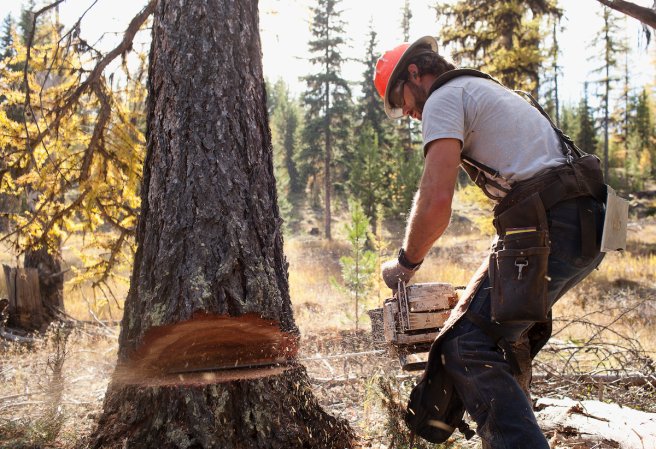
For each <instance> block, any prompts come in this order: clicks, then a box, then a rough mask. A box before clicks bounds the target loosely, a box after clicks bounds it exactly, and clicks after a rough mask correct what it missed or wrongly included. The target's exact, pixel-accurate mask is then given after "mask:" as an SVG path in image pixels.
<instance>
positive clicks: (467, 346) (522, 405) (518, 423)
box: [441, 200, 603, 449]
mask: <svg viewBox="0 0 656 449" xmlns="http://www.w3.org/2000/svg"><path fill="white" fill-rule="evenodd" d="M586 202H587V203H588V205H586V207H590V208H592V209H593V210H594V215H595V225H596V227H597V244H599V240H600V239H601V232H602V227H603V205H602V204H599V203H597V202H596V201H594V200H590V201H587V200H586ZM578 207H579V206H578V203H577V201H576V200H568V201H563V202H561V203H558V204H557V205H555V206H554V207H553V208H551V209H550V210H549V211H548V212H547V216H548V219H549V236H550V240H551V252H550V254H549V265H548V276H549V279H550V280H549V284H548V300H549V301H550V303H551V305H553V304H554V303H555V302H556V301H557V300H558V299H559V298H560V297H561V296H563V295H564V294H565V293H566V292H567V291H568V290H569V289H570V288H572V287H573V286H574V285H576V284H577V283H578V282H580V281H581V280H582V279H583V278H585V277H586V276H587V275H588V274H589V273H590V272H591V271H592V270H593V269H594V268H596V267H597V266H598V265H599V264H600V263H601V260H602V259H603V253H597V254H595V255H593V256H588V257H583V256H582V255H581V229H580V223H579V214H578ZM489 290H490V288H489V279H487V278H486V279H485V280H484V281H483V283H482V285H481V288H480V289H479V290H478V292H477V294H476V295H475V297H474V298H473V300H472V303H471V305H470V310H472V311H474V312H477V313H479V314H480V315H482V316H483V317H485V318H487V319H490V294H489ZM533 324H534V323H530V322H525V323H517V324H513V325H512V326H506V325H504V334H506V332H507V334H506V335H507V337H506V339H507V340H509V341H510V342H512V343H513V347H515V348H516V349H517V351H516V352H515V353H516V356H517V359H518V361H519V362H520V366H521V365H524V369H523V376H519V377H515V376H513V373H512V371H511V369H510V366H509V364H508V362H507V361H506V360H505V358H504V355H503V353H502V352H501V351H500V349H499V347H498V346H496V345H495V344H494V342H493V340H492V339H491V338H490V337H489V336H488V335H487V334H485V333H484V332H483V331H482V330H481V329H479V328H478V327H477V326H476V325H474V324H473V323H471V322H470V321H469V320H467V319H466V318H463V319H461V320H460V321H459V322H458V324H456V325H455V326H454V327H453V329H451V330H450V331H448V332H447V333H446V334H445V336H444V340H443V341H442V343H441V351H442V355H443V360H444V366H445V369H446V371H447V373H448V374H449V375H450V376H451V377H452V378H453V381H454V384H455V387H456V390H457V392H458V394H459V396H460V398H461V399H462V401H463V403H464V405H465V408H466V410H467V412H468V413H469V415H470V416H471V417H472V419H473V420H474V421H476V424H477V433H478V434H479V435H480V437H481V438H482V440H483V447H489V448H495V449H496V448H508V449H510V448H512V449H516V448H530V449H541V448H544V449H548V448H549V445H548V443H547V440H546V438H545V436H544V435H543V434H542V431H541V430H540V428H539V426H538V424H537V421H536V419H535V415H534V414H533V408H532V404H531V401H530V398H529V396H528V383H529V382H530V363H531V358H530V356H529V345H528V344H527V342H528V338H527V332H528V331H529V330H530V328H531V327H532V325H533ZM522 377H523V378H525V379H526V381H525V384H524V385H522V382H520V381H519V380H518V379H520V380H521V378H522Z"/></svg>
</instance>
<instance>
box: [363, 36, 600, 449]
mask: <svg viewBox="0 0 656 449" xmlns="http://www.w3.org/2000/svg"><path fill="white" fill-rule="evenodd" d="M455 69H456V68H455V66H454V65H453V64H451V63H449V62H448V61H446V60H445V59H444V58H442V57H441V56H440V55H439V54H438V53H437V42H436V40H435V39H434V38H432V37H423V38H421V39H419V40H417V41H416V42H414V43H413V44H411V45H410V44H407V43H405V44H402V45H400V46H398V47H396V48H394V49H393V50H390V51H388V52H386V53H385V54H384V55H383V56H381V58H380V59H379V60H378V62H377V65H376V75H375V79H374V84H375V85H376V88H377V90H378V92H379V94H380V95H381V97H382V98H383V99H384V103H385V111H386V113H387V115H388V116H389V117H390V118H399V117H402V116H406V115H407V116H410V117H413V118H415V119H417V120H421V121H422V135H423V145H424V147H423V151H424V155H425V165H424V171H423V175H422V178H421V182H420V185H419V189H418V191H417V194H416V196H415V200H414V203H413V207H412V210H411V213H410V217H409V220H408V224H407V228H406V233H405V239H404V242H403V247H402V248H401V250H400V251H399V256H398V258H397V259H395V260H392V261H389V262H387V263H385V264H384V265H383V269H382V275H383V278H384V280H385V282H386V284H387V285H388V286H389V287H390V288H392V289H396V288H397V283H398V281H404V282H408V281H410V279H411V278H412V276H413V274H414V273H415V272H416V271H417V270H418V269H419V267H420V266H421V263H422V261H423V260H424V257H425V256H426V255H427V254H428V251H429V250H430V248H431V247H432V245H433V244H434V243H435V241H436V240H437V239H438V238H439V237H440V236H441V235H442V234H443V233H444V231H445V230H446V228H447V226H448V224H449V220H450V215H451V202H452V199H453V193H454V189H455V185H456V178H457V175H458V168H459V166H461V165H462V167H463V168H464V169H465V170H466V171H467V173H468V174H469V175H470V176H471V177H472V179H473V180H474V181H475V182H476V184H477V185H478V186H479V187H481V188H482V189H483V191H484V192H485V193H486V195H488V196H489V197H490V198H492V199H493V200H494V201H495V202H496V203H497V204H496V206H495V208H494V224H495V227H496V229H497V233H498V236H497V238H496V240H495V244H494V245H493V248H492V253H491V256H490V258H489V260H488V259H486V261H485V262H484V266H482V269H479V272H478V273H477V275H476V276H475V279H473V280H472V282H471V283H470V286H469V288H468V290H469V291H471V292H472V294H471V295H466V296H467V297H464V298H462V299H461V303H460V304H459V306H457V311H456V312H454V313H452V317H451V319H450V320H449V322H448V323H447V324H446V325H445V326H444V328H443V329H442V330H441V332H440V335H439V336H438V338H437V340H436V343H435V344H433V348H437V349H436V350H439V351H440V357H437V358H434V359H435V360H441V361H442V363H443V365H444V370H445V372H446V373H447V375H448V376H450V377H451V379H452V381H453V384H454V386H455V389H456V392H457V393H458V395H459V396H460V398H461V399H462V401H463V403H464V406H465V408H466V410H467V412H468V413H469V414H470V416H471V417H472V418H473V419H474V420H475V421H476V423H477V433H478V434H479V435H480V436H481V438H482V440H483V443H484V447H493V448H531V449H538V448H545V449H547V448H548V447H549V446H548V444H547V441H546V439H545V437H544V435H543V434H542V432H541V430H540V428H539V427H538V424H537V422H536V419H535V416H534V414H533V410H532V405H531V402H530V398H529V396H528V383H529V381H530V363H531V358H532V357H534V356H535V354H536V353H537V351H539V349H540V348H541V347H542V345H544V343H545V342H546V340H547V339H548V338H549V335H550V333H551V315H550V308H551V306H552V305H553V303H554V302H555V301H556V300H557V299H558V298H560V297H561V296H562V295H563V294H564V293H565V292H566V291H567V290H568V289H570V288H571V287H573V286H574V285H575V284H577V283H578V282H579V281H580V280H582V279H583V278H584V277H585V276H587V275H588V274H589V273H590V272H591V271H592V270H593V269H594V268H595V267H597V266H598V265H599V263H600V262H601V260H602V258H603V254H602V253H600V251H599V241H600V237H601V231H602V227H603V211H604V204H603V203H604V201H605V194H606V191H605V186H604V184H603V177H602V175H601V171H600V170H599V163H598V159H596V158H594V157H592V156H589V155H584V154H582V153H581V152H580V150H578V148H576V147H575V146H574V145H573V144H572V143H571V141H570V140H569V139H568V138H567V137H566V136H564V135H563V134H562V133H561V132H560V131H559V130H557V129H556V128H555V127H554V126H552V124H551V122H550V120H549V119H548V118H547V117H546V114H544V115H543V113H541V111H540V110H538V109H537V108H536V107H534V106H533V105H532V104H531V103H529V101H527V100H526V99H524V98H523V97H521V96H520V95H518V94H517V93H515V92H513V91H511V90H509V89H507V88H505V87H504V86H502V85H500V84H499V83H497V82H495V81H494V80H493V79H491V78H490V77H487V76H485V75H484V74H481V73H480V72H475V71H470V72H469V73H465V74H464V75H463V74H462V72H457V71H454V70H455ZM455 74H459V76H454V77H452V75H455ZM436 81H437V83H436ZM438 343H439V345H438Z"/></svg>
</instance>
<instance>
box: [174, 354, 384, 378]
mask: <svg viewBox="0 0 656 449" xmlns="http://www.w3.org/2000/svg"><path fill="white" fill-rule="evenodd" d="M386 352H387V351H386V350H384V349H376V350H373V351H361V352H349V353H345V354H330V355H325V356H313V357H303V358H300V359H289V360H278V361H273V362H271V361H267V362H254V363H245V364H243V365H240V364H239V363H236V364H234V365H213V366H207V367H197V368H190V369H180V370H174V371H170V372H169V373H168V374H196V373H205V372H212V371H237V370H263V369H268V368H282V367H285V366H292V365H295V364H298V363H301V362H317V361H321V360H330V359H340V358H348V357H357V356H362V355H380V354H385V353H386Z"/></svg>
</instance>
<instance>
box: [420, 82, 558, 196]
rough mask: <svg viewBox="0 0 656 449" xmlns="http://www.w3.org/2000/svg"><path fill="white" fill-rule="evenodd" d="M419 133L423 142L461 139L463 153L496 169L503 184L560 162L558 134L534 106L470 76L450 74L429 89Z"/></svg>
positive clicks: (497, 193) (502, 89) (493, 83)
mask: <svg viewBox="0 0 656 449" xmlns="http://www.w3.org/2000/svg"><path fill="white" fill-rule="evenodd" d="M422 134H423V139H424V148H426V145H428V144H429V143H430V142H432V141H433V140H436V139H442V138H453V139H458V140H460V142H461V143H462V154H463V155H465V156H468V157H470V158H472V159H474V160H475V161H477V162H479V163H481V164H484V165H486V166H488V167H490V168H492V169H495V170H497V171H498V172H499V177H500V179H499V178H497V179H495V181H496V182H498V183H499V184H500V185H502V186H504V187H505V186H512V184H513V183H515V182H518V181H523V180H525V179H529V178H531V177H532V176H534V175H536V174H537V173H540V172H542V171H544V170H546V169H548V168H551V167H555V166H558V165H561V164H563V163H564V162H565V156H564V155H563V153H562V149H561V146H560V140H559V139H558V136H557V135H556V133H555V132H554V130H553V128H552V127H551V124H550V123H549V121H548V120H547V119H546V118H545V117H544V116H543V115H542V114H541V113H540V112H539V111H538V110H537V109H536V108H535V107H533V106H532V105H531V104H530V103H529V102H528V101H526V100H525V99H524V98H522V97H520V96H519V95H518V94H516V93H514V92H512V91H510V90H508V89H506V88H505V87H503V86H501V85H499V84H497V83H495V82H494V81H491V80H488V79H483V78H477V77H473V76H460V77H457V78H454V79H452V80H450V81H448V82H447V83H446V84H444V85H443V86H442V87H440V88H439V89H437V90H436V91H435V92H433V94H432V95H431V96H430V97H429V98H428V100H427V101H426V104H425V105H424V110H423V112H422ZM492 190H493V191H492V192H491V193H493V194H496V195H498V196H503V193H502V192H500V191H498V190H496V189H492Z"/></svg>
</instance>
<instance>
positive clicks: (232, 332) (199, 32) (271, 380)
mask: <svg viewBox="0 0 656 449" xmlns="http://www.w3.org/2000/svg"><path fill="white" fill-rule="evenodd" d="M152 30H153V31H152V32H153V38H152V47H151V53H150V73H149V82H148V92H149V97H148V131H147V141H148V145H147V155H146V161H145V167H144V180H143V182H144V185H143V189H142V211H141V217H140V221H139V226H138V229H137V242H138V249H137V253H136V256H135V262H134V269H133V273H132V280H131V285H130V291H129V293H128V297H127V299H126V303H125V312H124V317H123V321H122V329H121V335H120V337H119V360H118V365H117V369H116V371H115V373H114V376H113V379H112V383H111V384H110V386H109V388H108V391H107V395H106V398H105V404H104V412H103V415H102V416H101V418H100V420H99V423H98V429H97V430H96V433H95V435H94V437H93V441H92V446H93V447H103V448H106V447H162V448H177V447H184V448H191V447H194V448H200V447H203V448H210V447H212V448H213V447H217V448H219V447H220V448H265V447H266V448H281V449H282V448H310V447H313V448H314V447H317V448H318V447H321V448H344V447H351V443H350V440H351V435H352V432H351V430H350V428H349V427H348V425H347V424H346V423H344V422H341V421H338V420H336V419H334V418H332V417H330V416H329V415H327V414H325V412H323V411H322V409H321V408H320V407H319V406H318V404H317V402H316V400H315V399H314V398H313V396H312V393H311V392H310V390H309V387H308V380H307V374H306V373H305V370H304V368H303V367H302V366H300V365H298V364H296V363H295V361H294V359H295V354H296V349H297V343H298V330H297V328H296V325H295V323H294V319H293V316H292V308H291V301H290V298H289V289H288V282H287V263H286V261H285V257H284V254H283V242H282V233H281V229H280V227H281V219H280V214H279V211H278V206H277V203H276V191H275V180H274V177H273V163H272V151H271V136H270V133H269V128H268V120H267V111H266V101H265V100H266V95H265V91H264V81H263V75H262V66H261V50H260V41H259V30H258V17H257V1H255V0H248V1H246V0H208V1H206V2H187V3H184V4H183V3H179V2H175V3H174V2H169V1H167V0H159V1H158V3H157V6H156V8H155V18H154V21H153V25H152Z"/></svg>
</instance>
